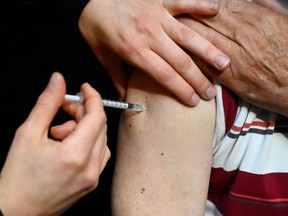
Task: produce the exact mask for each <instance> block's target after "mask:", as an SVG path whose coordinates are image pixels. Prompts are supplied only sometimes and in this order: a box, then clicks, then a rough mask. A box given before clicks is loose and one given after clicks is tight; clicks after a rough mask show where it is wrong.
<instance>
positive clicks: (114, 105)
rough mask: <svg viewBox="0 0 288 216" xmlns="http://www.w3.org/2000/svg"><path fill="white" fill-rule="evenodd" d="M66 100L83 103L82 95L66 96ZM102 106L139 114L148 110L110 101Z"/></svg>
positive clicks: (104, 101)
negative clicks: (128, 110)
mask: <svg viewBox="0 0 288 216" xmlns="http://www.w3.org/2000/svg"><path fill="white" fill-rule="evenodd" d="M65 100H66V101H74V102H78V103H81V102H82V101H83V97H82V95H81V94H77V95H69V94H66V95H65ZM102 104H103V106H105V107H112V108H118V109H130V110H134V111H138V112H141V111H144V110H146V107H144V106H142V105H139V104H133V103H128V102H123V101H116V100H110V99H102Z"/></svg>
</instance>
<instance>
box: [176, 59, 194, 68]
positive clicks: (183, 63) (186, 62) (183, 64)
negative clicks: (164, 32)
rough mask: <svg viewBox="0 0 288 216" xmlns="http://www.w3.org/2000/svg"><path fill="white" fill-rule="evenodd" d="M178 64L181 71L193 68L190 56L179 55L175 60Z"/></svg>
mask: <svg viewBox="0 0 288 216" xmlns="http://www.w3.org/2000/svg"><path fill="white" fill-rule="evenodd" d="M175 61H176V62H177V67H178V68H179V69H180V70H181V69H188V68H190V67H191V64H192V60H191V58H190V57H189V56H188V55H177V57H176V58H175Z"/></svg>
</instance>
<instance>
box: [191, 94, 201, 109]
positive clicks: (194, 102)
mask: <svg viewBox="0 0 288 216" xmlns="http://www.w3.org/2000/svg"><path fill="white" fill-rule="evenodd" d="M199 102H200V97H199V96H198V95H197V94H193V96H192V98H191V105H192V106H196V105H197V104H198V103H199Z"/></svg>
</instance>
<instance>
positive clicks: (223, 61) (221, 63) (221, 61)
mask: <svg viewBox="0 0 288 216" xmlns="http://www.w3.org/2000/svg"><path fill="white" fill-rule="evenodd" d="M215 63H216V66H217V68H218V69H219V70H223V69H225V68H226V67H227V66H228V64H229V63H230V59H229V58H227V57H226V56H222V55H219V56H217V57H216V59H215Z"/></svg>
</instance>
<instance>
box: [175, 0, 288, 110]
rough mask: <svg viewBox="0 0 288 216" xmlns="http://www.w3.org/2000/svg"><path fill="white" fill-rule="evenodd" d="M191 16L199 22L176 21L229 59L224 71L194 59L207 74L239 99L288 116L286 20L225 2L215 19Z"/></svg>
mask: <svg viewBox="0 0 288 216" xmlns="http://www.w3.org/2000/svg"><path fill="white" fill-rule="evenodd" d="M262 2H263V1H262ZM266 6H267V5H266ZM272 9H274V10H275V8H272ZM193 17H194V18H195V19H197V20H198V21H199V22H200V23H199V22H196V21H195V20H192V19H191V18H189V17H181V18H179V19H178V20H180V21H181V22H182V23H184V24H186V25H187V26H189V27H190V28H192V29H194V30H195V31H197V32H198V33H200V34H201V35H203V36H204V37H206V38H207V39H208V40H209V41H211V42H212V43H213V44H214V45H216V47H218V48H220V49H221V50H223V51H224V52H225V53H226V54H228V55H229V56H230V58H231V64H230V66H229V68H227V69H226V70H224V71H223V72H220V71H217V70H215V69H214V68H212V67H210V66H209V65H207V64H205V63H204V62H203V61H201V60H200V59H196V58H197V57H195V56H194V60H195V61H197V65H198V66H199V67H200V68H201V69H202V70H203V72H205V73H207V74H209V75H210V76H211V77H213V78H215V79H217V80H219V81H220V82H221V83H223V84H224V85H226V86H228V87H229V88H230V89H231V90H232V91H234V92H235V93H236V94H237V95H239V96H240V97H241V98H243V99H245V100H247V101H249V102H251V103H253V104H255V105H258V106H260V107H262V108H265V109H268V110H271V111H275V112H278V113H281V114H283V115H286V116H288V97H287V92H288V17H287V15H285V14H283V13H282V14H281V11H278V12H275V11H272V10H271V9H268V8H266V7H263V6H260V5H256V4H251V3H248V2H246V1H239V0H222V3H221V6H220V11H219V13H218V14H217V15H216V16H214V17H203V16H193ZM209 27H210V28H209Z"/></svg>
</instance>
